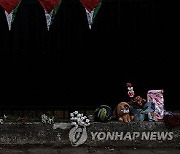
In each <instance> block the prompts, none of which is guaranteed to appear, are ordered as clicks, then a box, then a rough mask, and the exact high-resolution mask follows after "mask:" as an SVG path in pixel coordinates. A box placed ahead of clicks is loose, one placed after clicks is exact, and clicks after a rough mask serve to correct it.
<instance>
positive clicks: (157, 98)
mask: <svg viewBox="0 0 180 154" xmlns="http://www.w3.org/2000/svg"><path fill="white" fill-rule="evenodd" d="M163 93H164V91H163V90H149V91H148V92H147V101H148V102H153V103H154V105H155V111H154V113H155V115H156V117H157V120H162V119H163V117H164V96H163Z"/></svg>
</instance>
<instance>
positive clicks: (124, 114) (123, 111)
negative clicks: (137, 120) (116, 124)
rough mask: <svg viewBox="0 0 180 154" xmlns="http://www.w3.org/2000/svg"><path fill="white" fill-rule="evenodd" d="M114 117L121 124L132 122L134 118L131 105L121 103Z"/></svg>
mask: <svg viewBox="0 0 180 154" xmlns="http://www.w3.org/2000/svg"><path fill="white" fill-rule="evenodd" d="M113 116H114V117H116V118H117V119H118V121H120V122H125V123H128V122H131V121H132V120H133V119H134V116H133V115H131V113H130V105H129V104H128V103H126V102H120V103H119V104H118V105H117V107H116V108H115V109H114V112H113Z"/></svg>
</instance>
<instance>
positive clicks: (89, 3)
mask: <svg viewBox="0 0 180 154" xmlns="http://www.w3.org/2000/svg"><path fill="white" fill-rule="evenodd" d="M100 1H101V0H80V2H81V3H82V4H83V6H84V7H85V8H86V9H87V10H88V11H89V12H91V11H92V10H93V9H94V8H95V7H96V6H97V5H98V4H99V3H100Z"/></svg>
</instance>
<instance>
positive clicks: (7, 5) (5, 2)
mask: <svg viewBox="0 0 180 154" xmlns="http://www.w3.org/2000/svg"><path fill="white" fill-rule="evenodd" d="M20 1H21V0H0V5H1V6H2V7H3V8H4V10H5V11H6V12H7V13H8V14H10V13H11V12H12V11H13V9H14V8H15V7H16V6H17V5H18V4H19V3H20Z"/></svg>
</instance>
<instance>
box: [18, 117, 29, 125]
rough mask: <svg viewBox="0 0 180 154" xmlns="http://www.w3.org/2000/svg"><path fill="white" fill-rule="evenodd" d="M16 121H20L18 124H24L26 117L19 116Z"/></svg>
mask: <svg viewBox="0 0 180 154" xmlns="http://www.w3.org/2000/svg"><path fill="white" fill-rule="evenodd" d="M17 121H18V122H20V124H25V123H26V122H27V118H26V117H19V118H18V119H17Z"/></svg>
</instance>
